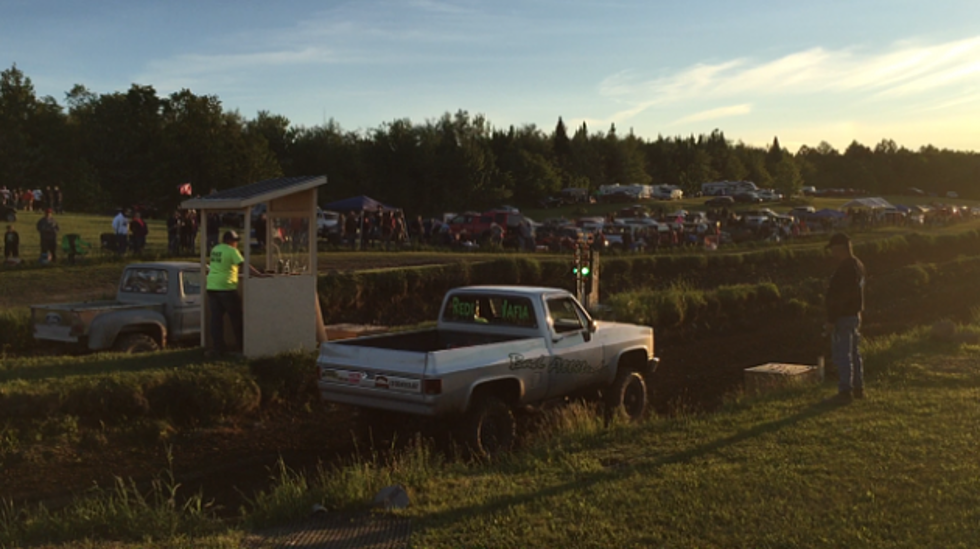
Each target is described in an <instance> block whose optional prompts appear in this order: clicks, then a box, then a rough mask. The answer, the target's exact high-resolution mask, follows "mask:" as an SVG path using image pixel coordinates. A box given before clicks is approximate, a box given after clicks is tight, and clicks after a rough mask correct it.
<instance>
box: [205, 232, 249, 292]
mask: <svg viewBox="0 0 980 549" xmlns="http://www.w3.org/2000/svg"><path fill="white" fill-rule="evenodd" d="M244 262H245V258H244V257H242V253H241V252H239V251H238V248H235V247H233V246H229V245H227V244H224V243H222V244H218V245H217V246H215V247H214V248H212V249H211V271H210V272H208V289H209V290H235V289H237V288H238V266H239V265H241V264H242V263H244Z"/></svg>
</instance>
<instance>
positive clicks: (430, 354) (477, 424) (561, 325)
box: [317, 286, 659, 456]
mask: <svg viewBox="0 0 980 549" xmlns="http://www.w3.org/2000/svg"><path fill="white" fill-rule="evenodd" d="M440 311H441V313H440V315H439V320H438V323H437V324H436V327H435V328H431V329H427V330H419V331H410V332H402V333H397V334H388V335H380V336H368V337H360V338H355V339H348V340H342V341H332V342H326V343H323V344H322V345H321V346H320V356H319V358H318V359H317V373H318V376H317V377H318V382H317V385H318V388H319V391H320V397H321V399H322V400H324V401H327V402H336V403H341V404H349V405H354V406H358V407H362V408H367V409H378V410H387V411H390V412H396V413H399V414H410V415H417V416H428V417H436V418H441V419H442V420H443V421H444V422H445V424H448V425H451V426H452V428H453V429H454V431H455V432H456V435H457V437H458V438H459V440H460V442H462V443H463V444H465V445H466V446H468V447H469V448H470V449H471V450H472V451H473V452H474V453H476V454H478V455H482V456H492V455H495V454H499V453H501V452H503V451H506V450H508V449H509V448H511V447H512V445H513V444H514V442H515V440H516V428H517V424H516V421H515V419H514V412H515V411H516V410H518V409H522V408H527V407H530V406H535V405H540V404H542V403H544V402H547V401H550V400H557V399H563V398H566V397H569V396H574V395H577V394H591V393H592V392H594V391H601V393H602V395H603V396H604V400H605V404H606V405H607V407H608V408H609V409H611V410H614V411H619V412H620V413H624V414H625V415H626V416H628V417H630V418H634V419H636V418H640V417H642V416H643V415H644V414H645V413H646V410H647V402H648V397H647V386H646V384H647V381H648V380H649V379H650V376H651V374H652V373H653V372H654V370H656V368H657V365H658V362H659V360H658V359H657V358H656V357H655V356H654V337H653V329H652V328H649V327H646V326H637V325H631V324H620V323H614V322H598V321H595V320H593V319H592V317H591V316H589V314H588V313H587V312H586V311H585V308H584V307H582V305H581V304H580V303H579V302H578V301H577V300H576V299H575V298H574V297H573V296H572V295H571V294H569V293H568V292H567V291H565V290H561V289H552V288H529V287H521V286H471V287H463V288H457V289H455V290H451V291H450V292H449V293H447V294H446V296H445V297H444V298H443V302H442V307H441V309H440Z"/></svg>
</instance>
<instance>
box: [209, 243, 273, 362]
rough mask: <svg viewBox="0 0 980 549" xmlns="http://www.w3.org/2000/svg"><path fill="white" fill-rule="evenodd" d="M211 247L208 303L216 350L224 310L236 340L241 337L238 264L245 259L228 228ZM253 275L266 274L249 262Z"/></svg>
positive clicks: (220, 349) (220, 346)
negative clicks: (218, 241) (219, 240)
mask: <svg viewBox="0 0 980 549" xmlns="http://www.w3.org/2000/svg"><path fill="white" fill-rule="evenodd" d="M221 240H222V242H221V244H218V245H217V246H215V247H214V248H212V249H211V267H210V270H209V271H208V284H207V288H208V307H210V308H211V343H212V345H213V347H214V351H215V352H216V353H218V354H220V353H223V352H225V351H226V348H225V314H227V315H228V317H229V318H230V319H231V326H232V329H233V330H234V332H235V337H236V338H238V340H239V342H240V341H241V338H242V301H241V298H240V297H239V295H238V267H239V265H241V264H242V263H244V262H245V258H244V257H242V253H241V252H240V251H238V241H239V240H240V238H239V236H238V233H236V232H235V231H227V232H226V233H225V234H224V238H222V239H221ZM249 273H250V274H251V275H252V276H256V277H263V276H265V275H264V274H262V273H261V272H259V271H258V269H256V268H255V267H253V266H251V265H249Z"/></svg>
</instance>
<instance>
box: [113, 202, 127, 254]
mask: <svg viewBox="0 0 980 549" xmlns="http://www.w3.org/2000/svg"><path fill="white" fill-rule="evenodd" d="M112 232H113V233H115V235H116V253H117V254H119V255H123V254H125V253H126V243H127V242H128V240H129V218H128V217H126V212H125V211H124V210H123V209H122V208H120V209H119V210H118V212H117V213H116V217H115V218H113V220H112Z"/></svg>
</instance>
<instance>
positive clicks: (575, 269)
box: [572, 267, 578, 275]
mask: <svg viewBox="0 0 980 549" xmlns="http://www.w3.org/2000/svg"><path fill="white" fill-rule="evenodd" d="M572 274H574V275H577V274H578V267H572Z"/></svg>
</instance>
